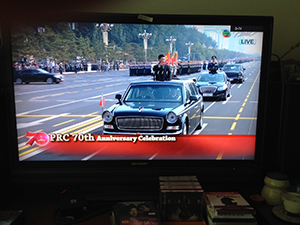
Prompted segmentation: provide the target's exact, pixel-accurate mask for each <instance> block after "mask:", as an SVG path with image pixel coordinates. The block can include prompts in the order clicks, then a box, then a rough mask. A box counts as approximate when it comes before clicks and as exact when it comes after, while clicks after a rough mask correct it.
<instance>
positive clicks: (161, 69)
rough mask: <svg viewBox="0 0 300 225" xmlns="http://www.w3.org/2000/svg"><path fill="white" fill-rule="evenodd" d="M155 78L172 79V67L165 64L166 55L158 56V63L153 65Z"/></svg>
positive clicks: (160, 79)
mask: <svg viewBox="0 0 300 225" xmlns="http://www.w3.org/2000/svg"><path fill="white" fill-rule="evenodd" d="M153 72H154V77H153V79H154V80H158V81H167V80H171V79H172V73H171V69H170V67H169V66H168V65H166V64H165V56H164V55H159V56H158V64H157V65H155V66H154V67H153Z"/></svg>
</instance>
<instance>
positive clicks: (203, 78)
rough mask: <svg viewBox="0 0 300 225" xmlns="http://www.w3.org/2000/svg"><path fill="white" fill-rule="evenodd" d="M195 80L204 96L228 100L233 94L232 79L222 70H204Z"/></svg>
mask: <svg viewBox="0 0 300 225" xmlns="http://www.w3.org/2000/svg"><path fill="white" fill-rule="evenodd" d="M195 82H196V87H197V88H198V90H199V92H200V93H201V94H202V96H203V97H204V98H218V99H222V100H227V98H228V97H230V95H231V79H230V78H228V77H227V75H226V73H225V72H222V71H220V70H218V71H216V72H214V73H211V72H209V71H202V72H201V73H200V75H199V76H198V78H197V79H196V80H195Z"/></svg>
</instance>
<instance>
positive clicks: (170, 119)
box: [166, 112, 178, 124]
mask: <svg viewBox="0 0 300 225" xmlns="http://www.w3.org/2000/svg"><path fill="white" fill-rule="evenodd" d="M166 119H167V122H168V123H171V124H172V123H175V122H176V121H177V119H178V117H177V115H176V114H175V113H174V112H169V113H168V115H167V117H166Z"/></svg>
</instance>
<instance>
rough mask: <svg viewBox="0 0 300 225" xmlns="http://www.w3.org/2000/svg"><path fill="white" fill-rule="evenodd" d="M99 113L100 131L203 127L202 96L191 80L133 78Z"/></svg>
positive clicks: (131, 132)
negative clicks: (100, 120) (101, 129)
mask: <svg viewBox="0 0 300 225" xmlns="http://www.w3.org/2000/svg"><path fill="white" fill-rule="evenodd" d="M115 98H116V99H118V102H117V103H116V104H114V105H112V106H111V107H109V108H108V109H106V110H104V112H103V113H102V119H103V121H104V125H103V134H128V135H135V134H141V135H181V134H182V135H185V134H192V133H193V132H194V131H195V130H196V129H200V128H201V127H202V126H203V112H204V104H203V97H202V95H201V94H200V93H199V92H198V91H197V88H196V86H195V83H194V81H192V80H186V81H181V80H171V81H136V82H133V83H131V84H130V85H129V86H128V88H127V89H126V91H125V92H124V94H123V95H121V94H117V95H116V96H115Z"/></svg>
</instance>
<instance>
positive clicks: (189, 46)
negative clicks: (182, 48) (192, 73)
mask: <svg viewBox="0 0 300 225" xmlns="http://www.w3.org/2000/svg"><path fill="white" fill-rule="evenodd" d="M185 45H186V46H188V48H189V61H190V60H191V47H192V46H193V45H194V43H191V42H190V41H189V43H185Z"/></svg>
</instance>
